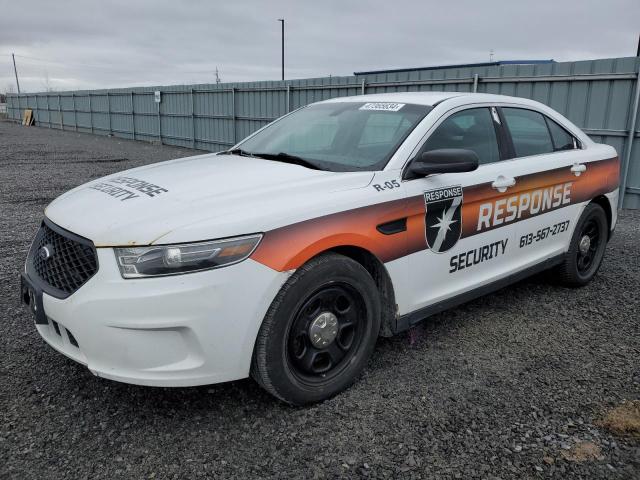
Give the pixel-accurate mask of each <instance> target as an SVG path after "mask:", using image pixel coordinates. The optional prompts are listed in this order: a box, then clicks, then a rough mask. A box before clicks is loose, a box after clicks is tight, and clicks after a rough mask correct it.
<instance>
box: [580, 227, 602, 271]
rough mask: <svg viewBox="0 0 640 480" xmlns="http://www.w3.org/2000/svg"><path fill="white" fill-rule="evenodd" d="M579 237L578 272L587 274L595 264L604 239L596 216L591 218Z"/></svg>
mask: <svg viewBox="0 0 640 480" xmlns="http://www.w3.org/2000/svg"><path fill="white" fill-rule="evenodd" d="M578 238H579V240H578V257H577V259H576V263H577V267H578V272H579V273H580V274H582V275H586V274H587V273H588V272H589V270H590V269H591V267H592V266H593V262H594V260H595V259H596V254H597V253H598V247H599V246H600V242H601V241H602V235H601V232H600V230H599V225H598V222H597V221H596V219H595V218H589V220H588V221H587V222H586V223H585V225H584V226H583V228H582V231H581V232H580V235H579V236H578Z"/></svg>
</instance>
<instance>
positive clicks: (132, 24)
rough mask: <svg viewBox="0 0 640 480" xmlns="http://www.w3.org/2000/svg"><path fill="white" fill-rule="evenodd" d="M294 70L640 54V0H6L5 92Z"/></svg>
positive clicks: (0, 22)
mask: <svg viewBox="0 0 640 480" xmlns="http://www.w3.org/2000/svg"><path fill="white" fill-rule="evenodd" d="M283 16H284V17H285V18H286V49H287V52H286V76H287V78H305V77H320V76H326V75H350V74H352V73H353V72H354V71H362V70H373V69H388V68H401V67H418V66H429V65H439V64H440V65H442V64H456V63H471V62H485V61H488V60H489V51H490V50H491V49H493V50H494V51H495V59H496V60H508V59H549V58H553V59H555V60H557V61H568V60H581V59H592V58H606V57H621V56H633V55H635V52H636V46H637V42H638V34H639V33H640V1H638V0H599V1H592V0H531V1H524V0H504V1H497V0H473V1H468V0H456V1H442V0H440V1H437V2H433V1H428V0H370V1H364V0H360V1H348V0H342V1H338V0H322V1H307V0H298V1H294V0H289V1H284V0H278V1H264V0H263V1H256V0H246V1H242V0H235V1H224V2H223V1H205V0H191V1H184V0H183V1H177V0H174V1H157V0H156V1H154V0H101V1H91V0H81V1H75V0H72V1H65V0H58V1H54V0H0V91H5V90H7V89H8V88H10V87H11V86H12V87H13V88H15V80H14V77H13V69H12V65H11V57H10V56H9V54H11V52H15V54H16V62H17V64H18V73H19V75H20V83H21V87H22V89H23V90H24V91H32V92H33V91H42V90H46V89H47V88H51V89H55V90H71V89H78V88H105V87H124V86H132V85H171V84H183V83H187V84H189V83H213V82H214V81H215V76H214V71H215V68H216V66H217V67H218V69H219V70H220V76H221V78H222V81H225V82H236V81H251V80H277V79H279V78H280V24H279V23H278V22H277V21H276V19H277V18H280V17H283Z"/></svg>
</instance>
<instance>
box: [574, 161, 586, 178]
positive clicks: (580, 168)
mask: <svg viewBox="0 0 640 480" xmlns="http://www.w3.org/2000/svg"><path fill="white" fill-rule="evenodd" d="M586 170H587V166H586V165H585V164H584V163H574V164H573V167H571V171H572V172H573V174H574V175H575V176H576V177H579V176H580V175H581V174H582V172H585V171H586Z"/></svg>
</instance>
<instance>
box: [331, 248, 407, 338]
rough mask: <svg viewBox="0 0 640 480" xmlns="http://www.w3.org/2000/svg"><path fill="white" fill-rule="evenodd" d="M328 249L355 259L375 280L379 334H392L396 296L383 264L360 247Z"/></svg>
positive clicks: (388, 335)
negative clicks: (377, 296)
mask: <svg viewBox="0 0 640 480" xmlns="http://www.w3.org/2000/svg"><path fill="white" fill-rule="evenodd" d="M329 251H331V252H335V253H339V254H341V255H344V256H345V257H349V258H350V259H352V260H355V261H356V262H358V263H359V264H360V265H362V266H363V267H364V268H365V269H366V270H367V271H368V272H369V274H370V275H371V277H372V278H373V280H374V281H375V282H376V285H377V286H378V292H379V294H380V302H381V304H380V307H381V308H380V311H381V313H382V321H381V323H380V335H381V336H383V337H390V336H392V335H393V328H392V322H394V321H395V318H396V313H397V306H396V296H395V293H394V290H393V284H392V283H391V277H390V276H389V272H387V269H386V268H385V266H384V264H383V263H382V262H381V261H380V260H379V259H378V257H376V256H375V255H374V254H373V253H371V252H370V251H368V250H365V249H364V248H360V247H353V246H342V247H335V248H332V249H330V250H329ZM323 253H324V252H323Z"/></svg>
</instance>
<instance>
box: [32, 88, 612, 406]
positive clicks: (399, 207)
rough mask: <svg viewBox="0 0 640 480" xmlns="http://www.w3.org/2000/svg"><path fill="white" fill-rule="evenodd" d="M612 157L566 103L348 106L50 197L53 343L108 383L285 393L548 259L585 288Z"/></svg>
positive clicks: (417, 97)
mask: <svg viewBox="0 0 640 480" xmlns="http://www.w3.org/2000/svg"><path fill="white" fill-rule="evenodd" d="M618 179H619V161H618V158H617V154H616V151H615V150H614V149H613V148H612V147H609V146H606V145H600V144H597V143H594V142H593V141H592V140H591V139H590V138H589V137H588V136H587V135H585V134H584V133H583V132H582V131H581V130H580V129H579V128H577V127H576V126H575V125H573V124H572V123H571V122H570V121H569V120H567V119H566V118H564V117H563V116H561V115H559V114H558V113H557V112H555V111H554V110H552V109H550V108H549V107H546V106H545V105H542V104H540V103H537V102H535V101H531V100H525V99H522V98H512V97H507V96H500V95H486V94H469V93H456V92H445V93H436V92H429V93H397V94H380V95H366V96H357V97H343V98H336V99H332V100H327V101H323V102H319V103H314V104H312V105H308V106H306V107H303V108H300V109H298V110H296V111H294V112H292V113H290V114H288V115H285V116H284V117H282V118H280V119H278V120H277V121H275V122H273V123H271V124H269V125H267V126H266V127H264V128H262V129H261V130H259V131H257V132H256V133H254V134H253V135H251V136H250V137H248V138H246V139H245V140H243V141H242V142H240V143H239V144H237V145H235V146H234V147H233V148H231V149H229V150H228V151H224V152H221V153H218V154H206V155H201V156H196V157H189V158H182V159H178V160H172V161H168V162H163V163H157V164H153V165H148V166H144V167H140V168H135V169H132V170H128V171H125V172H122V173H117V174H114V175H109V176H107V177H104V178H101V179H98V180H95V181H92V182H89V183H87V184H85V185H82V186H80V187H77V188H75V189H73V190H71V191H69V192H67V193H65V194H63V195H62V196H60V197H59V198H57V199H56V200H54V201H53V202H52V203H51V204H50V205H49V206H48V207H47V208H46V210H45V217H44V220H43V221H42V225H41V227H40V229H39V231H38V232H37V234H36V236H35V239H34V240H33V244H32V246H31V249H30V251H29V254H28V258H27V261H26V265H25V271H24V273H23V274H22V275H21V297H22V299H23V302H24V303H26V304H27V305H28V306H29V307H30V308H31V310H32V311H33V313H34V314H35V324H36V328H37V329H38V332H39V333H40V335H41V336H42V337H43V338H44V340H45V341H46V342H47V343H48V344H49V345H51V346H52V347H53V348H54V349H56V350H58V351H59V352H61V353H63V354H64V355H66V356H68V357H70V358H71V359H73V360H75V361H77V362H80V363H82V364H85V365H86V366H87V367H88V368H89V370H90V371H91V372H93V373H94V374H95V375H97V376H99V377H104V378H108V379H113V380H117V381H121V382H128V383H133V384H139V385H152V386H191V385H202V384H211V383H216V382H226V381H231V380H236V379H241V378H245V377H248V376H251V377H253V378H254V379H255V380H256V381H257V382H258V383H259V384H260V385H261V386H262V387H264V388H265V389H266V390H267V391H269V392H270V393H271V394H273V395H275V396H276V397H278V398H280V399H282V400H284V401H286V402H289V403H291V404H297V405H301V404H308V403H311V402H317V401H321V400H323V399H326V398H328V397H331V396H332V395H335V394H336V393H338V392H340V391H342V390H344V389H345V388H347V387H348V386H349V385H350V384H351V383H352V382H353V381H354V379H356V378H357V376H358V375H359V374H360V373H361V372H362V370H363V369H364V368H365V366H366V363H367V361H368V359H369V357H370V356H371V355H372V353H373V351H374V346H375V343H376V339H377V337H378V336H379V335H382V336H389V335H392V334H395V333H398V332H401V331H403V330H406V329H408V328H410V327H411V326H412V325H414V324H416V323H417V322H419V321H421V320H423V319H424V318H426V317H428V316H429V315H432V314H434V313H437V312H440V311H442V310H444V309H447V308H450V307H453V306H455V305H458V304H460V303H462V302H466V301H468V300H470V299H473V298H476V297H478V296H481V295H484V294H486V293H488V292H490V291H493V290H496V289H498V288H501V287H504V286H505V285H507V284H509V283H512V282H514V281H518V280H520V279H522V278H524V277H526V276H528V275H531V274H533V273H536V272H540V271H542V270H547V269H555V270H556V272H557V274H556V275H555V278H557V279H559V280H560V281H561V282H562V283H563V284H565V285H568V286H574V287H577V286H582V285H585V284H587V283H588V282H589V281H591V279H592V278H593V277H594V276H595V275H596V272H597V271H598V268H599V266H600V264H601V262H602V259H603V256H604V253H605V247H606V245H607V242H608V239H609V237H610V235H611V234H612V232H613V229H614V227H615V224H616V205H617V200H618Z"/></svg>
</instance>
